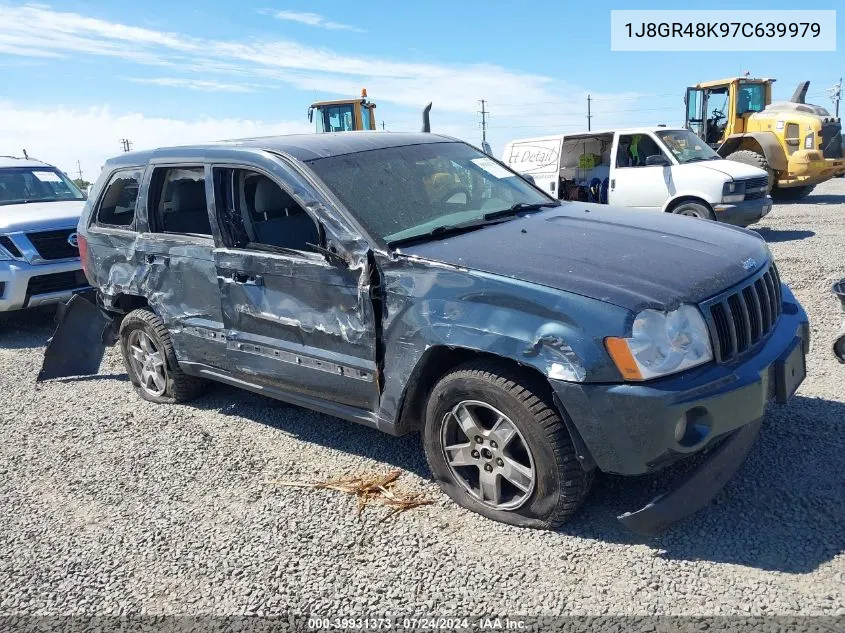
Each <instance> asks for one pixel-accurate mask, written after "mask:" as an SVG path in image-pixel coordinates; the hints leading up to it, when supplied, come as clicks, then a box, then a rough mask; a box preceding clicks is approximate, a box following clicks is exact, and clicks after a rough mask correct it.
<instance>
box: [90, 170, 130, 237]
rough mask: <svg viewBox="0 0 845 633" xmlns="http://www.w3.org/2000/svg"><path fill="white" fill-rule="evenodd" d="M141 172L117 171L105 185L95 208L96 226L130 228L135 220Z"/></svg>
mask: <svg viewBox="0 0 845 633" xmlns="http://www.w3.org/2000/svg"><path fill="white" fill-rule="evenodd" d="M140 183H141V170H140V169H131V170H125V171H118V172H115V174H114V175H112V177H111V179H110V180H109V183H108V184H107V185H106V190H105V193H104V194H103V197H102V199H101V200H100V206H99V207H98V208H97V216H96V217H97V224H98V225H100V226H121V227H125V226H131V225H132V221H133V220H134V219H135V203H136V202H137V200H138V187H139V186H140Z"/></svg>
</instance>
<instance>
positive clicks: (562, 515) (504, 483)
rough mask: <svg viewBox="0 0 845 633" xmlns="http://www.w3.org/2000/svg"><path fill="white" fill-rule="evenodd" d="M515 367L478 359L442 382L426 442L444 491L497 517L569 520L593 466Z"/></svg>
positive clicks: (537, 523)
mask: <svg viewBox="0 0 845 633" xmlns="http://www.w3.org/2000/svg"><path fill="white" fill-rule="evenodd" d="M541 394H542V390H541V389H539V388H538V387H537V386H536V385H535V384H533V381H531V380H528V379H527V377H526V376H523V375H521V374H520V373H518V372H517V371H515V370H514V369H512V368H511V367H509V366H507V365H504V364H501V363H496V362H489V361H473V362H470V363H466V364H464V365H462V366H460V367H458V368H457V369H455V370H453V371H451V372H450V373H449V374H447V375H446V376H445V377H443V378H442V379H441V380H440V382H438V383H437V385H436V386H435V387H434V389H433V390H432V392H431V395H430V396H429V399H428V404H427V406H426V416H425V427H424V429H423V448H424V450H425V455H426V459H427V460H428V464H429V467H430V468H431V471H432V473H433V475H434V477H435V479H436V480H437V482H438V483H439V484H440V487H441V488H442V489H443V491H444V492H445V493H446V494H447V495H449V497H451V498H452V499H453V500H454V501H455V502H457V503H458V504H459V505H461V506H463V507H464V508H467V509H469V510H472V511H474V512H477V513H479V514H481V515H483V516H485V517H487V518H489V519H493V520H495V521H501V522H502V523H509V524H511V525H518V526H522V527H534V528H554V527H557V526H558V525H561V524H562V523H564V522H565V521H566V520H567V519H568V518H569V517H570V516H571V515H572V514H574V513H575V512H576V511H577V510H578V508H579V507H580V506H581V504H582V503H583V501H584V499H585V498H586V496H587V493H588V492H589V489H590V485H591V483H592V479H593V473H592V472H588V471H585V470H584V469H583V468H582V467H581V464H580V462H579V461H578V458H577V457H576V454H575V448H574V446H573V444H572V439H571V438H570V436H569V433H568V432H567V430H566V425H565V424H564V422H563V420H562V419H561V417H560V415H559V414H558V412H557V410H556V409H555V408H554V407H553V406H551V405H550V404H549V402H547V399H546V398H545V396H543V395H541Z"/></svg>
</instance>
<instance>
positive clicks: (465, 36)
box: [0, 0, 845, 180]
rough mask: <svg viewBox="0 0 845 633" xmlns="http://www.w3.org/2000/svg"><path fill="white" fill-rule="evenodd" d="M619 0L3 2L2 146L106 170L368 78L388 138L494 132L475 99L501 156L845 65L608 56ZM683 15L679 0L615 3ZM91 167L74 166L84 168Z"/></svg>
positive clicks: (823, 85) (281, 121)
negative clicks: (725, 82)
mask: <svg viewBox="0 0 845 633" xmlns="http://www.w3.org/2000/svg"><path fill="white" fill-rule="evenodd" d="M836 4H837V3H834V2H830V1H829V2H809V3H808V2H802V3H801V5H800V7H798V5H795V4H794V3H788V2H783V1H780V0H766V1H765V2H763V1H761V0H746V1H745V2H742V3H741V6H738V5H737V4H736V2H719V1H714V2H710V3H708V4H707V7H706V8H708V9H720V8H725V15H726V18H727V17H729V16H730V11H731V9H738V8H742V9H759V10H760V11H761V17H765V12H766V11H768V10H770V9H790V8H803V9H833V8H836ZM614 6H615V5H612V4H609V3H603V2H601V1H600V0H599V1H595V2H590V3H577V4H576V3H571V2H565V1H564V2H561V1H560V0H555V1H548V0H533V1H531V2H528V1H525V0H524V1H523V2H505V1H496V0H485V1H483V2H482V1H480V0H460V1H455V0H451V1H449V2H444V1H441V0H429V1H426V2H395V1H394V2H389V3H387V2H379V1H378V0H373V1H372V2H367V3H359V4H357V5H356V4H355V3H350V2H332V1H328V0H324V1H323V2H313V1H312V2H304V1H292V2H279V1H273V0H239V2H237V3H219V4H217V3H210V2H208V1H204V2H199V1H197V0H179V1H178V2H175V1H173V0H168V1H164V0H145V1H144V2H132V3H129V2H123V1H116V0H109V1H106V0H66V1H62V2H53V3H43V2H39V3H37V4H27V3H23V2H8V1H7V0H0V76H2V78H3V81H2V82H0V154H12V155H21V153H22V150H23V149H24V148H25V149H26V150H27V151H28V153H29V154H30V155H31V156H35V157H37V158H39V159H41V160H44V161H47V162H50V163H52V164H55V165H57V166H58V167H59V168H61V169H62V170H64V171H65V172H67V173H68V174H70V175H71V176H72V177H76V176H77V175H78V172H79V170H80V169H81V172H82V174H83V177H84V178H86V179H87V180H94V179H95V178H96V176H97V175H98V174H99V171H100V167H101V165H102V164H103V162H104V161H105V160H106V159H107V158H108V157H110V156H113V155H115V154H118V153H119V152H120V151H122V148H121V144H120V142H121V139H124V138H128V139H130V140H131V141H132V143H133V148H134V149H144V148H152V147H160V146H167V145H177V144H184V143H195V142H203V141H213V140H220V139H227V138H239V137H249V136H261V135H270V134H289V133H310V132H312V131H313V126H312V124H310V123H308V121H307V118H306V112H307V109H308V105H309V104H310V103H311V102H312V101H314V100H319V99H338V98H347V97H349V98H351V97H354V96H357V95H358V94H359V93H360V90H361V88H366V89H367V91H368V93H369V97H370V98H371V99H372V100H373V101H375V102H376V103H377V104H378V107H377V109H376V118H377V121H378V124H379V127H381V125H382V123H383V124H384V129H386V130H389V131H418V130H419V128H420V124H421V117H420V112H421V110H422V108H423V107H424V106H425V104H426V103H428V102H429V101H431V102H433V104H434V105H433V109H432V113H431V121H432V130H433V131H435V132H442V133H445V134H450V135H453V136H457V137H459V138H462V139H465V140H467V141H469V142H472V143H473V144H476V145H479V144H480V143H481V129H480V115H479V114H478V111H479V110H480V108H481V105H480V103H479V100H481V99H484V100H485V102H486V109H487V110H489V112H490V115H489V122H488V140H489V142H490V143H491V145H492V146H493V150H494V153H495V154H496V155H497V156H498V155H501V152H502V150H503V148H504V144H505V143H506V142H507V141H508V140H511V139H514V138H524V137H531V136H539V135H543V134H547V133H556V132H571V131H580V130H585V129H586V124H587V119H586V109H587V95H588V94H589V95H590V96H591V99H592V114H593V119H592V129H605V128H610V127H621V126H632V125H655V124H658V123H665V124H667V125H670V126H671V125H681V124H683V95H684V89H685V87H686V86H687V85H689V84H692V83H696V82H698V81H705V80H711V79H719V78H722V77H728V76H735V75H741V74H744V73H745V72H746V71H748V72H750V73H751V74H752V75H753V76H765V77H775V78H777V79H778V81H777V83H776V84H775V87H774V98H775V100H778V99H788V98H789V96H790V95H791V94H792V91H793V90H794V88H795V85H796V84H797V83H798V82H799V81H801V80H806V79H809V80H810V81H811V85H810V90H809V95H808V101H809V102H812V103H817V104H819V105H823V106H826V107H828V108H829V109H832V107H831V102H830V99H829V97H828V93H827V92H826V89H828V88H830V87H831V86H833V85H834V84H835V83H836V82H837V81H838V79H839V77H840V76H841V75H843V74H845V48H843V43H842V36H839V37H838V42H837V48H838V50H837V51H836V52H823V53H822V52H816V53H809V52H805V53H794V52H793V53H787V52H784V53H777V52H761V53H747V52H743V53H704V52H696V53H665V52H664V53H658V52H654V53H649V52H636V53H634V52H611V50H610V35H609V34H610V10H611V8H614ZM623 6H624V8H638V9H670V8H675V7H676V6H677V4H676V3H675V2H662V3H659V2H645V1H644V2H638V3H636V5H634V4H631V3H624V4H622V5H620V6H619V7H617V8H622V7H623ZM843 15H845V11H839V12H838V14H837V33H840V34H841V33H845V25H843ZM77 161H78V163H77Z"/></svg>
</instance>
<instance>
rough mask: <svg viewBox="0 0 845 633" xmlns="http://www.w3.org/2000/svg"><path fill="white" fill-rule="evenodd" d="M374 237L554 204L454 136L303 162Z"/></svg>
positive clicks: (398, 237)
mask: <svg viewBox="0 0 845 633" xmlns="http://www.w3.org/2000/svg"><path fill="white" fill-rule="evenodd" d="M309 165H310V166H311V168H312V169H313V170H314V172H316V174H317V175H318V176H319V177H320V179H321V180H323V182H325V183H326V185H327V186H328V187H329V188H330V189H331V190H332V191H333V192H334V193H335V195H337V197H338V198H339V199H340V201H341V202H343V204H344V205H345V206H346V208H347V209H349V210H350V212H352V213H353V214H354V215H355V216H356V217H357V219H358V220H359V222H361V224H363V225H364V227H366V228H367V230H368V231H369V232H370V233H372V234H373V235H374V236H376V237H378V238H381V239H383V240H384V241H385V242H387V243H388V244H390V243H395V242H400V241H405V240H408V239H414V238H415V237H418V236H422V235H424V234H426V233H430V232H432V231H434V232H435V233H436V232H437V231H438V230H442V229H443V228H454V227H455V225H456V224H462V225H463V224H465V223H477V222H483V221H485V220H486V219H489V218H485V216H489V215H490V214H491V213H498V212H503V211H504V212H507V211H508V210H511V209H514V210H516V209H519V208H520V207H521V206H522V205H529V206H532V205H536V206H546V205H548V206H555V205H556V204H557V202H556V201H555V200H553V199H552V198H549V197H547V196H546V195H544V194H543V193H541V192H540V191H538V190H537V189H535V188H534V187H532V186H531V185H530V184H528V183H527V182H526V181H525V180H524V179H523V178H521V177H520V176H519V175H517V174H516V173H515V172H513V171H511V170H510V169H508V168H506V167H504V166H503V165H501V164H500V163H498V162H497V161H495V160H493V159H491V158H490V157H489V156H487V155H486V154H482V153H481V152H479V151H478V150H476V149H474V148H472V147H470V146H469V145H466V144H464V143H457V142H443V143H423V144H419V145H406V146H402V147H389V148H384V149H377V150H370V151H365V152H357V153H355V154H347V155H342V156H333V157H328V158H320V159H316V160H313V161H310V162H309Z"/></svg>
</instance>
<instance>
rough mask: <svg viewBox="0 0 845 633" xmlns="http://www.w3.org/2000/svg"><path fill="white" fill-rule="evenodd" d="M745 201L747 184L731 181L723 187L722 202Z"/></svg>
mask: <svg viewBox="0 0 845 633" xmlns="http://www.w3.org/2000/svg"><path fill="white" fill-rule="evenodd" d="M743 200H745V183H744V182H743V181H741V180H731V181H730V182H726V183H725V184H724V185H722V202H742V201H743Z"/></svg>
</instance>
